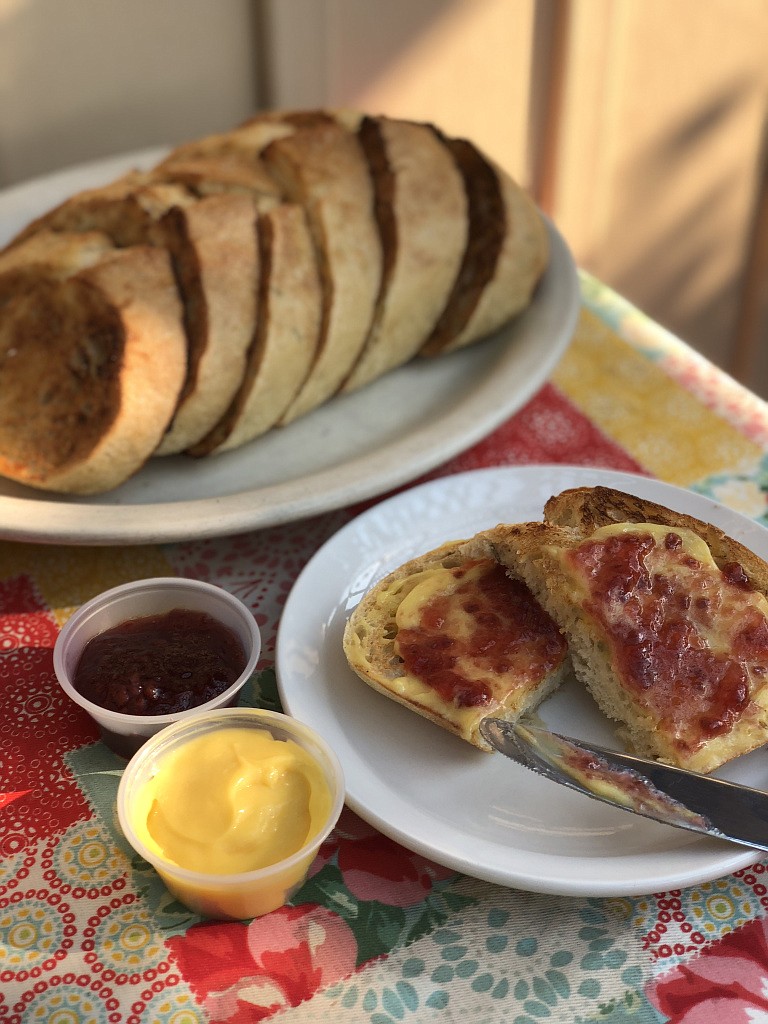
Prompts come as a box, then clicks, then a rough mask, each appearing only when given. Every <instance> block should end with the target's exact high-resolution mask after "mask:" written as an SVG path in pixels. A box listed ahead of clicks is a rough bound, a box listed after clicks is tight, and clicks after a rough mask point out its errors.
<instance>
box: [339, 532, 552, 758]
mask: <svg viewBox="0 0 768 1024" xmlns="http://www.w3.org/2000/svg"><path fill="white" fill-rule="evenodd" d="M461 549H462V542H454V543H447V544H444V545H442V546H441V547H439V548H437V549H435V550H434V551H430V552H428V553H427V554H425V555H423V556H421V557H419V558H415V559H412V560H411V561H409V562H407V563H405V565H403V566H401V567H400V568H398V569H396V570H395V571H394V572H392V573H390V574H389V575H388V576H387V577H386V578H385V579H383V580H381V582H379V583H377V584H376V585H375V586H374V587H372V588H371V590H369V591H368V593H367V594H365V596H364V597H363V599H362V600H361V602H360V603H359V604H358V606H357V607H356V608H355V610H354V611H353V612H352V614H351V615H350V617H349V619H348V621H347V625H346V628H345V632H344V641H343V643H344V652H345V654H346V657H347V661H348V663H349V665H350V666H351V667H352V669H353V670H354V671H355V672H356V673H357V675H358V676H359V677H360V678H361V679H362V680H364V681H365V682H366V683H368V685H369V686H371V687H372V688H373V689H374V690H377V691H378V692H380V693H382V694H384V695H385V696H387V697H389V698H391V699H392V700H394V701H396V702H397V703H399V704H402V705H404V706H405V707H407V708H409V709H410V710H411V711H415V712H416V713H417V714H419V715H422V716H423V717H424V718H426V719H428V720H429V721H431V722H434V723H436V724H437V725H440V726H442V727H443V728H444V729H447V730H448V731H450V732H453V733H455V734H456V735H458V736H460V737H461V738H462V739H464V740H466V741H467V742H469V743H471V744H473V745H474V746H476V747H479V748H480V749H481V750H490V749H491V748H490V747H489V746H488V744H487V742H486V741H485V740H484V739H483V737H482V736H481V734H480V732H479V728H480V723H481V722H482V720H483V719H484V718H486V717H488V716H494V717H502V718H506V719H509V720H514V719H517V718H518V717H519V716H520V715H522V714H523V713H524V712H526V711H530V710H532V709H533V708H535V707H536V706H537V705H538V704H539V703H540V702H541V701H542V700H543V699H544V698H545V697H546V696H548V695H549V694H550V693H551V692H552V691H553V690H554V689H555V688H556V687H557V686H558V685H559V684H560V682H561V681H562V680H563V678H564V677H565V676H566V674H567V673H568V671H569V669H570V663H569V659H568V654H567V648H566V644H565V642H564V640H563V638H562V636H561V635H560V633H559V631H558V629H557V627H556V626H555V624H554V623H553V622H552V620H551V619H550V618H549V616H548V615H547V614H546V613H545V612H544V611H543V610H542V608H541V607H540V606H539V605H538V604H537V602H536V601H535V600H534V599H533V597H532V595H531V592H530V590H528V588H527V587H526V586H524V585H523V584H522V583H521V582H520V581H517V580H512V579H510V577H509V575H508V574H507V573H506V572H505V570H504V568H503V567H502V566H501V565H499V564H498V563H497V562H496V561H495V560H493V559H491V558H482V559H470V558H468V557H467V556H465V555H464V554H462V550H461Z"/></svg>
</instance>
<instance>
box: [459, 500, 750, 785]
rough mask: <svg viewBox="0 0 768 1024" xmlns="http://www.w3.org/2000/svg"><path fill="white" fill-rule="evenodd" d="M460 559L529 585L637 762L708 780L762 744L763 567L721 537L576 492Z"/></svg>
mask: <svg viewBox="0 0 768 1024" xmlns="http://www.w3.org/2000/svg"><path fill="white" fill-rule="evenodd" d="M470 550H471V551H472V552H473V553H474V554H475V555H476V556H477V555H478V553H480V554H488V555H491V556H493V557H495V558H498V559H499V560H500V561H501V562H503V563H504V565H506V566H507V567H508V568H509V569H510V571H511V572H512V573H514V574H515V575H516V576H519V577H520V578H522V579H524V580H525V581H526V583H527V584H528V586H529V587H530V588H531V590H532V592H533V593H534V594H535V595H536V597H537V598H538V600H539V601H540V603H541V604H542V606H543V607H544V608H545V609H546V610H547V612H548V613H549V615H551V616H552V618H553V619H554V620H555V621H556V622H557V623H558V624H559V626H560V628H561V629H562V630H563V633H564V634H565V636H566V637H567V640H568V644H569V649H570V654H571V657H572V659H573V664H574V670H575V673H576V675H577V677H578V678H579V679H580V680H581V681H582V682H583V683H584V685H585V686H586V688H587V689H588V690H589V691H590V692H591V694H592V695H593V697H594V699H595V700H596V702H597V704H598V706H599V707H600V708H601V710H602V711H603V712H604V714H606V715H607V716H608V717H609V718H611V719H614V720H615V721H616V722H618V723H619V731H620V733H621V735H622V736H623V738H624V739H625V741H626V742H627V743H628V745H629V747H630V748H631V749H632V750H634V751H635V752H636V753H638V754H640V755H644V756H650V757H656V758H659V759H660V760H663V761H666V762H669V763H671V764H673V765H677V766H679V767H683V768H687V769H691V770H694V771H699V772H710V771H713V770H714V769H715V768H717V767H718V766H720V765H722V764H723V763H724V762H726V761H729V760H731V759H733V758H734V757H737V756H739V755H741V754H744V753H747V752H748V751H750V750H753V749H755V748H756V747H759V746H761V745H762V744H764V743H765V742H766V740H768V601H767V600H766V592H768V565H766V563H765V562H764V561H763V560H762V559H761V558H759V557H758V556H757V555H755V554H754V553H753V552H751V551H749V550H748V549H747V548H745V547H744V546H743V545H741V544H739V543H738V542H737V541H735V540H733V539H732V538H730V537H728V536H727V535H726V534H724V533H723V532H722V531H721V530H719V529H717V528H716V527H714V526H712V525H710V524H708V523H705V522H701V521H699V520H697V519H694V518H692V517H691V516H688V515H684V514H681V513H678V512H674V511H672V510H670V509H668V508H664V507H663V506H661V505H658V504H655V503H653V502H650V501H645V500H643V499H640V498H637V497H635V496H633V495H629V494H624V493H622V492H619V491H615V490H612V489H609V488H606V487H594V488H577V489H573V490H569V491H565V492H563V493H562V494H559V495H557V496H555V497H553V498H552V499H550V501H549V502H548V503H547V505H546V506H545V510H544V522H542V523H530V524H524V525H519V526H500V527H497V528H496V529H495V530H492V531H489V532H488V533H486V534H485V535H481V536H479V537H478V538H476V539H475V541H474V542H473V543H472V544H471V545H470Z"/></svg>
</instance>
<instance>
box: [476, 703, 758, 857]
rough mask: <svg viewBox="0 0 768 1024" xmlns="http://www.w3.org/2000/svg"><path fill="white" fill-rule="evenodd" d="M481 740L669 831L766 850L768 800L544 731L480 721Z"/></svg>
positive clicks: (741, 788)
mask: <svg viewBox="0 0 768 1024" xmlns="http://www.w3.org/2000/svg"><path fill="white" fill-rule="evenodd" d="M480 732H481V734H482V735H483V737H484V738H485V739H486V740H487V741H488V743H490V744H491V746H492V747H494V748H495V749H496V750H498V751H500V752H501V753H502V754H504V755H506V757H509V758H511V759H512V760H513V761H516V762H517V763H518V764H520V765H522V766H523V767H525V768H530V769H531V770H532V771H534V772H536V773H537V774H538V775H541V776H543V777H544V778H546V779H550V780H551V781H553V782H558V783H560V784H561V785H563V786H568V787H569V788H570V789H574V790H576V791H577V792H579V793H583V794H584V795H585V796H589V797H592V798H593V799H595V800H601V801H602V802H603V803H607V804H611V805H613V806H614V807H619V808H621V809H622V810H625V811H630V812H631V813H633V814H641V815H643V816H644V817H646V818H653V819H654V820H656V821H661V822H664V824H666V825H672V826H674V827H675V828H683V829H688V830H690V831H692V832H701V833H703V834H704V835H708V836H713V837H715V838H717V839H727V840H730V841H731V842H734V843H741V844H742V845H744V846H751V847H753V848H754V849H757V850H768V793H767V792H764V791H763V790H760V789H752V788H750V787H748V786H742V785H739V784H738V783H735V782H728V781H726V780H724V779H717V778H713V777H712V776H710V775H701V774H699V773H698V772H691V771H686V770H684V769H682V768H673V767H671V766H670V765H666V764H661V763H659V762H657V761H651V760H649V759H647V758H642V757H634V756H632V755H630V754H624V753H621V752H619V751H616V750H609V749H607V748H605V747H600V746H596V745H593V744H590V743H585V742H583V741H582V740H577V739H573V738H572V737H570V736H562V735H560V734H559V733H554V732H549V731H548V730H547V729H544V728H542V727H540V726H538V725H534V724H532V723H531V722H529V721H524V722H517V723H511V722H505V721H502V720H501V719H498V718H486V719H485V720H484V721H483V722H482V723H481V725H480Z"/></svg>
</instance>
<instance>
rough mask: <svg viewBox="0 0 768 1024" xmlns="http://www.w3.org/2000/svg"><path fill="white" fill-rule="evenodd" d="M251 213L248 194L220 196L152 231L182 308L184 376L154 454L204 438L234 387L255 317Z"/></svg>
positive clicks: (176, 213) (174, 211)
mask: <svg viewBox="0 0 768 1024" xmlns="http://www.w3.org/2000/svg"><path fill="white" fill-rule="evenodd" d="M257 215H258V211H257V205H256V202H255V200H254V198H253V197H252V196H251V195H250V194H248V193H246V192H225V193H221V194H219V195H210V196H206V197H205V198H202V199H199V200H198V201H197V202H195V203H194V204H190V205H189V206H184V207H180V206H176V207H173V208H171V209H170V210H169V211H168V212H167V213H166V214H165V215H164V216H163V218H162V219H161V221H160V223H159V224H158V226H157V233H156V236H155V237H156V238H157V241H158V242H159V243H161V244H163V245H164V246H165V248H166V249H167V250H168V252H169V253H170V255H171V258H172V261H173V268H174V273H175V276H176V281H177V285H178V288H179V294H180V298H181V301H182V305H183V309H184V323H185V327H186V333H187V375H186V379H185V382H184V387H183V388H182V391H181V394H180V396H179V403H178V406H177V408H176V411H175V413H174V416H173V421H172V422H171V425H170V427H169V428H168V430H167V432H166V434H165V435H164V437H163V440H162V442H161V443H160V445H159V446H158V448H157V451H156V452H155V454H156V455H173V454H177V453H179V452H183V451H186V450H187V449H188V448H191V447H192V446H193V445H195V444H196V443H197V442H198V441H200V439H201V438H203V437H205V436H206V435H207V434H208V433H209V431H210V430H212V429H213V427H214V426H215V424H216V423H217V422H218V421H219V419H220V418H221V417H222V416H223V415H224V413H225V412H226V410H227V408H228V407H229V404H230V402H231V401H232V399H233V398H234V396H235V394H236V393H237V391H238V388H239V387H240V383H241V381H242V378H243V374H244V372H245V367H246V360H247V355H248V350H249V347H250V344H251V340H252V338H253V334H254V331H255V329H256V321H257V311H258V310H257V307H258V304H257V290H258V280H259V255H258V244H257V237H256V235H257V230H256V219H257Z"/></svg>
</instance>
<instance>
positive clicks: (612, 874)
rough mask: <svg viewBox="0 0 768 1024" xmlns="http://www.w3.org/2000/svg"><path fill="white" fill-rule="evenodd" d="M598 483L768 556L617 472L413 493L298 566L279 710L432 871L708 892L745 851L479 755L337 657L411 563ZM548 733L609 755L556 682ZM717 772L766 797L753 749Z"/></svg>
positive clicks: (380, 823) (536, 884)
mask: <svg viewBox="0 0 768 1024" xmlns="http://www.w3.org/2000/svg"><path fill="white" fill-rule="evenodd" d="M595 484H605V485H607V486H611V487H616V488H619V489H621V490H624V491H628V492H631V493H634V494H637V495H640V496H641V497H646V498H650V499H652V500H654V501H658V502H661V503H663V504H665V505H667V506H668V507H671V508H676V509H678V510H679V511H681V512H686V513H689V514H691V515H695V516H697V517H698V518H700V519H705V520H709V521H710V522H712V523H715V524H716V525H718V526H720V527H721V528H722V529H724V530H726V531H727V532H728V533H729V534H731V536H733V537H736V538H738V539H739V540H740V541H741V542H742V543H744V544H746V545H747V546H748V547H751V548H752V549H753V550H754V551H756V552H757V553H758V554H760V555H761V556H762V557H763V558H768V531H766V530H765V529H764V528H763V527H761V526H759V525H757V524H756V523H753V522H752V521H750V520H748V519H746V518H745V517H743V516H741V515H738V514H737V513H735V512H731V511H729V510H728V509H726V508H724V507H723V506H721V505H718V504H716V503H715V502H712V501H710V500H708V499H706V498H703V497H701V496H700V495H696V494H693V493H692V492H689V491H684V490H681V489H679V488H676V487H672V486H670V485H668V484H663V483H659V482H657V481H654V480H650V479H646V478H643V477H638V476H633V475H631V474H626V473H613V472H606V471H602V470H593V469H583V468H565V467H560V466H543V467H542V466H529V467H520V468H504V469H488V470H478V471H475V472H471V473H463V474H458V475H456V476H452V477H447V478H443V479H440V480H437V481H434V482H432V483H428V484H424V485H422V486H419V487H415V488H413V489H411V490H410V491H406V492H404V493H402V494H400V495H398V496H396V497H394V498H391V499H389V500H387V501H384V502H382V503H380V504H379V505H377V506H375V507H374V508H372V509H370V510H369V511H367V512H365V513H364V514H362V515H361V516H359V517H358V518H357V519H355V520H353V521H352V522H351V523H349V524H348V525H347V526H345V527H344V528H343V529H341V530H340V531H339V532H338V533H337V534H336V535H335V536H333V537H332V538H331V539H330V540H329V541H328V542H327V543H326V544H325V545H324V546H323V547H322V548H321V549H320V550H319V551H318V552H317V554H316V555H315V556H314V558H313V559H312V560H311V561H310V562H309V563H308V564H307V566H306V568H305V569H304V571H303V572H302V574H301V575H300V576H299V578H298V580H297V581H296V584H295V586H294V588H293V591H292V592H291V594H290V596H289V599H288V602H287V604H286V607H285V611H284V612H283V616H282V620H281V625H280V632H279V636H278V645H277V670H278V681H279V687H280V694H281V697H282V701H283V704H284V707H285V709H286V710H287V711H288V712H289V713H290V714H292V715H294V716H295V717H297V718H300V719H301V720H303V721H305V722H308V723H311V724H312V726H314V728H316V729H317V730H318V731H319V732H320V733H321V734H322V735H323V736H324V737H325V739H326V740H327V741H328V742H329V743H330V744H331V746H333V747H334V749H335V750H336V753H337V754H338V756H339V758H340V760H341V763H342V766H343V768H344V773H345V775H346V781H347V793H348V796H347V800H348V803H349V805H350V807H351V808H352V809H353V810H354V811H356V812H357V813H358V814H359V815H360V816H361V817H363V818H365V819H366V820H367V821H368V822H370V823H371V824H373V825H375V826H376V827H377V828H379V829H380V830H381V831H382V832H384V833H385V834H386V835H388V836H390V837H391V838H393V839H395V840H396V841H398V842H400V843H402V844H403V845H404V846H406V847H408V848H410V849H412V850H415V851H417V852H419V853H421V854H423V855H424V856H426V857H429V858H431V859H432V860H434V861H436V862H437V863H440V864H443V865H445V866H447V867H450V868H454V869H456V870H458V871H461V872H464V873H465V874H468V875H472V876H474V877H477V878H482V879H486V880H488V881H492V882H498V883H501V884H503V885H510V886H516V887H519V888H522V889H528V890H531V891H534V892H546V893H557V894H562V895H585V896H619V895H631V894H641V893H650V892H660V891H664V890H667V889H671V888H679V887H681V886H686V885H692V884H695V883H699V882H703V881H706V880H710V879H712V878H716V877H719V876H721V875H724V874H727V873H728V872H731V871H735V870H737V869H739V868H742V867H746V866H748V865H750V864H752V863H755V862H756V861H757V860H758V859H759V857H760V855H759V854H756V853H755V852H754V851H753V850H750V849H748V848H745V847H742V846H736V845H735V844H731V843H726V842H721V841H719V840H714V839H708V838H706V837H700V836H698V835H695V834H694V833H691V832H685V831H682V830H680V829H674V828H671V827H669V826H665V825H661V824H658V823H657V822H653V821H650V820H648V819H646V818H642V817H639V816H636V815H633V814H629V813H626V812H624V811H621V810H618V809H615V808H612V807H609V806H607V805H606V804H603V803H600V802H598V801H596V800H591V799H589V798H588V797H585V796H581V795H579V794H577V793H574V792H573V791H571V790H569V789H566V788H564V787H562V786H558V785H557V784H556V783H552V782H549V781H547V780H545V779H542V778H540V777H539V776H537V775H534V774H532V773H531V772H529V771H527V770H526V769H524V768H521V767H520V766H518V765H517V764H515V763H514V762H512V761H509V760H508V759H507V758H505V757H503V756H502V755H493V754H484V753H483V752H482V751H479V750H476V749H475V748H473V747H471V746H470V745H469V744H467V743H465V742H464V741H462V740H460V739H458V738H456V737H454V736H453V735H451V734H450V733H447V732H444V731H443V730H441V729H440V728H439V727H437V726H435V725H432V724H431V723H430V722H427V721H426V720H424V719H422V718H420V717H419V716H418V715H416V714H413V713H411V712H410V711H408V710H407V709H406V708H403V707H402V706H400V705H398V704H395V703H394V702H392V701H390V700H388V699H387V698H386V697H384V696H382V695H381V694H378V693H376V692H374V691H373V690H371V689H370V688H368V687H367V686H366V685H365V684H364V683H362V682H361V681H360V680H359V679H358V678H357V677H356V676H355V675H354V673H353V672H352V671H351V670H350V669H349V667H348V666H347V663H346V660H345V658H344V653H343V650H342V642H341V641H342V633H343V629H344V624H345V622H346V619H347V617H348V615H349V613H350V611H351V610H352V608H354V607H355V606H356V605H357V603H358V601H359V600H360V597H361V596H362V594H363V593H364V592H365V591H366V590H367V589H368V588H369V587H370V586H372V585H373V584H374V583H376V581H377V580H379V579H381V577H382V576H384V575H385V574H386V573H388V572H390V571H391V570H392V569H394V568H396V567H397V566H398V565H401V564H402V563H403V562H405V561H407V560H408V559H409V558H412V557H415V556H417V555H420V554H423V553H424V552H426V551H429V550H430V549H432V548H434V547H437V546H438V545H439V544H441V543H443V542H444V541H447V540H451V539H457V538H464V537H469V536H472V534H474V533H475V532H477V531H478V530H480V529H485V528H488V527H490V526H494V525H495V524H496V523H498V522H523V521H528V520H535V519H541V515H542V510H543V506H544V502H545V501H546V500H547V498H549V497H550V496H551V495H552V494H555V493H557V492H559V491H561V490H563V489H565V488H567V487H576V486H583V485H595ZM540 714H541V717H542V718H543V719H544V721H545V722H546V723H548V724H549V726H550V727H551V728H554V729H558V730H559V731H561V732H565V733H568V734H571V735H574V736H577V737H581V738H582V739H586V740H592V741H593V742H599V743H603V744H605V745H607V746H610V745H611V744H613V745H616V739H615V737H614V736H613V734H612V731H611V729H610V727H609V725H608V723H607V720H605V719H603V718H602V716H601V715H600V713H599V712H598V711H597V709H596V707H595V705H594V704H593V703H592V702H591V699H590V698H588V697H587V696H586V695H585V693H584V692H582V691H581V690H580V689H579V687H578V686H577V685H576V684H575V682H574V683H573V684H568V685H566V687H564V688H563V689H562V690H561V691H560V692H558V693H557V694H556V695H555V696H553V697H551V698H550V699H549V700H548V701H546V702H545V703H544V704H543V705H542V707H541V709H540ZM719 774H721V775H723V776H724V777H727V778H730V779H732V780H734V781H739V782H744V783H746V784H748V785H752V786H757V787H760V788H766V787H767V786H768V756H766V753H765V751H756V752H754V753H752V754H749V755H746V756H745V757H742V758H739V759H738V760H737V761H734V762H733V763H732V764H731V765H729V766H728V770H727V771H725V770H723V771H722V772H720V773H719Z"/></svg>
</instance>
